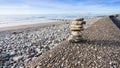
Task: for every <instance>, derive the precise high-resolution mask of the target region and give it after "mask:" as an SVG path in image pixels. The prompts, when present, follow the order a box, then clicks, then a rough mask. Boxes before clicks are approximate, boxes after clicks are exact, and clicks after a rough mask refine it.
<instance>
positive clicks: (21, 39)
mask: <svg viewBox="0 0 120 68" xmlns="http://www.w3.org/2000/svg"><path fill="white" fill-rule="evenodd" d="M99 19H100V18H91V19H85V21H86V23H87V24H86V25H85V29H86V28H88V27H89V26H91V25H92V24H93V23H94V22H96V21H97V20H99ZM70 23H71V22H62V23H58V22H55V23H49V24H47V23H46V24H35V25H30V27H27V26H22V27H20V28H19V27H15V28H13V27H12V28H6V29H1V31H0V61H1V62H0V65H3V66H1V67H7V68H23V67H24V66H25V65H26V64H28V63H29V62H31V61H32V60H34V59H36V58H37V57H39V56H40V55H42V54H43V53H45V52H47V51H49V50H51V49H53V48H54V47H55V46H57V45H59V44H60V43H61V42H62V41H65V40H67V38H68V37H69V35H70V30H69V25H70ZM28 26H29V25H28ZM26 27H27V28H26Z"/></svg>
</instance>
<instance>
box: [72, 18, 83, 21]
mask: <svg viewBox="0 0 120 68" xmlns="http://www.w3.org/2000/svg"><path fill="white" fill-rule="evenodd" d="M83 20H84V18H79V19H75V20H74V21H83Z"/></svg>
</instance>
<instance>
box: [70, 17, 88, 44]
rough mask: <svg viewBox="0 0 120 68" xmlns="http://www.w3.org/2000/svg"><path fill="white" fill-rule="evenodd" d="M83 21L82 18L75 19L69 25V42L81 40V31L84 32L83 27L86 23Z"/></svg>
mask: <svg viewBox="0 0 120 68" xmlns="http://www.w3.org/2000/svg"><path fill="white" fill-rule="evenodd" d="M83 20H84V18H80V19H75V20H74V21H73V22H72V23H71V25H70V30H71V35H70V37H69V39H68V40H69V41H70V42H80V41H82V40H83V38H82V35H81V31H83V30H84V28H83V25H84V24H86V22H85V21H83Z"/></svg>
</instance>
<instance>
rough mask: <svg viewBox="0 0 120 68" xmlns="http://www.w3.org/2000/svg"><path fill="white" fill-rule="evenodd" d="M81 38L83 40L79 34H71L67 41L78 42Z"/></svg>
mask: <svg viewBox="0 0 120 68" xmlns="http://www.w3.org/2000/svg"><path fill="white" fill-rule="evenodd" d="M82 40H83V38H82V36H81V35H78V36H74V35H71V36H69V38H68V41H69V42H80V41H82Z"/></svg>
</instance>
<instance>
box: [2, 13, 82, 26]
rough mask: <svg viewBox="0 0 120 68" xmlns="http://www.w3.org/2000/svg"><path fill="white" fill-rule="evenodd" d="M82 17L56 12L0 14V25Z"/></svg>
mask: <svg viewBox="0 0 120 68" xmlns="http://www.w3.org/2000/svg"><path fill="white" fill-rule="evenodd" d="M79 17H82V16H80V15H56V14H29V15H0V27H9V26H18V25H27V24H37V23H48V22H58V20H56V19H69V20H72V19H74V18H79Z"/></svg>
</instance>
